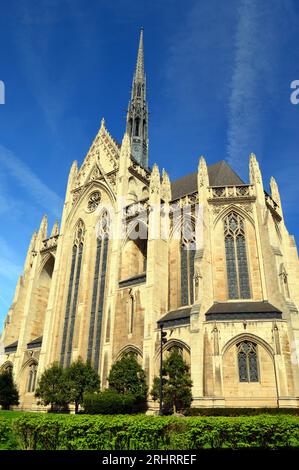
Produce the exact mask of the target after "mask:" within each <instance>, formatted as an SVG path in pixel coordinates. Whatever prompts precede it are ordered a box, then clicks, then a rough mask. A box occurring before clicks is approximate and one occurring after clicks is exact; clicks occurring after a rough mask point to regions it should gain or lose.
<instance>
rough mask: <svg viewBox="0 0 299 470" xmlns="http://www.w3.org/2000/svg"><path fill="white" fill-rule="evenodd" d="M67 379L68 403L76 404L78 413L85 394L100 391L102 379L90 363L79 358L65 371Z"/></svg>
mask: <svg viewBox="0 0 299 470" xmlns="http://www.w3.org/2000/svg"><path fill="white" fill-rule="evenodd" d="M65 379H66V386H67V389H68V401H69V402H70V403H75V413H78V409H79V405H82V404H83V395H84V393H85V392H95V391H98V390H99V389H100V378H99V376H98V374H97V373H96V371H95V370H94V369H93V368H92V367H91V365H90V363H88V362H87V363H84V362H83V361H82V359H81V358H79V359H78V360H77V361H76V362H73V363H72V364H71V365H70V367H68V368H67V369H66V370H65Z"/></svg>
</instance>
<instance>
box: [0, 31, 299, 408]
mask: <svg viewBox="0 0 299 470" xmlns="http://www.w3.org/2000/svg"><path fill="white" fill-rule="evenodd" d="M270 188H271V191H270V193H268V192H267V191H265V190H264V186H263V179H262V175H261V171H260V168H259V164H258V161H257V159H256V157H255V155H254V154H251V155H250V160H249V184H247V183H244V181H242V179H241V178H240V177H239V176H238V175H237V174H236V173H235V172H234V171H233V169H232V168H231V167H230V166H229V165H228V164H227V163H226V162H225V161H220V162H218V163H216V164H213V165H210V166H209V165H207V163H206V161H205V159H204V158H203V157H201V158H200V160H199V165H198V170H197V171H196V172H194V173H192V174H188V175H186V176H184V177H182V178H180V179H177V180H175V181H170V180H169V177H168V175H167V173H166V171H164V170H163V172H162V174H160V173H159V169H158V166H157V165H156V164H155V165H153V167H152V168H150V167H149V166H148V107H147V101H146V79H145V73H144V55H143V31H142V30H141V34H140V42H139V49H138V57H137V65H136V70H135V73H134V77H133V84H132V92H131V99H130V102H129V107H128V112H127V120H126V131H125V134H124V137H123V140H122V143H121V145H120V144H118V143H117V142H116V141H115V140H114V139H113V137H112V136H111V135H110V134H109V132H108V130H107V128H106V125H105V122H104V119H103V120H102V123H101V127H100V129H99V131H98V134H97V135H96V137H95V139H94V141H93V143H92V145H91V147H90V149H89V151H88V153H87V155H86V157H85V159H84V161H83V163H82V165H81V167H78V166H77V162H76V161H75V162H74V163H73V165H72V167H71V169H70V173H69V179H68V183H67V189H66V196H65V202H64V207H63V211H62V216H61V225H60V228H59V227H58V223H55V224H54V226H53V228H52V230H51V231H48V227H47V218H46V216H45V217H44V218H43V220H42V222H41V225H40V228H39V230H38V232H34V233H33V236H32V239H31V242H30V245H29V248H28V252H27V256H26V261H25V265H24V272H23V274H22V275H21V276H20V278H19V280H18V283H17V286H16V290H15V295H14V299H13V303H12V305H11V307H10V309H9V311H8V314H7V317H6V320H5V324H4V329H3V332H2V336H1V342H2V344H3V345H4V349H3V348H2V351H1V355H0V368H11V369H12V371H13V374H14V378H15V381H16V383H17V385H18V387H19V392H20V407H21V408H22V409H28V410H30V409H31V410H37V409H41V407H40V406H38V405H37V403H36V398H35V397H34V390H35V387H36V384H37V381H38V379H39V376H40V375H41V373H42V372H43V371H44V370H45V368H47V367H48V366H49V365H50V364H52V363H53V362H54V361H59V362H60V363H61V364H62V365H64V366H68V365H69V364H70V363H71V362H72V361H74V360H76V359H77V358H78V357H79V356H80V357H82V359H83V360H89V361H91V364H92V365H93V367H94V368H95V369H96V370H97V371H98V373H99V375H100V378H101V384H102V387H103V388H105V387H106V386H107V376H108V374H109V369H110V367H111V365H112V364H113V363H114V362H115V361H116V360H117V359H119V358H120V357H121V356H122V355H123V354H125V353H127V352H133V353H134V354H136V356H137V358H138V361H139V362H140V364H141V365H142V367H143V368H144V370H145V372H146V377H147V381H148V384H149V387H150V386H151V384H152V381H153V378H154V377H155V376H156V375H158V374H159V355H160V349H159V348H160V341H159V335H160V330H159V325H161V323H162V324H163V328H164V329H165V331H166V332H167V336H168V341H167V343H166V344H165V346H164V347H165V351H163V354H167V351H168V350H169V349H171V348H173V347H174V346H176V347H178V348H179V349H180V351H181V353H182V355H183V357H184V358H185V360H186V361H187V362H188V363H189V365H190V370H191V377H192V382H193V388H192V395H193V402H192V406H194V407H277V406H279V407H298V406H299V365H298V360H297V357H299V313H298V307H299V263H298V255H297V249H296V244H295V240H294V238H293V237H292V236H291V235H290V234H289V233H288V231H287V228H286V226H285V222H284V214H283V207H282V203H281V199H280V194H279V190H278V186H277V184H276V182H275V180H274V178H271V181H270ZM111 208H112V212H113V216H112V215H111ZM157 208H160V209H159V210H157ZM185 212H187V216H186V217H184V216H183V213H185ZM199 219H200V220H199ZM199 222H200V223H199ZM186 226H187V228H188V230H186ZM198 226H199V230H197V228H196V227H198ZM123 227H125V228H124V229H123ZM165 227H166V229H167V230H166V231H165V230H164V229H165ZM162 229H163V230H162ZM119 234H121V235H122V236H119ZM132 235H134V236H132ZM149 407H150V409H153V408H154V407H155V404H154V403H153V402H152V401H151V400H150V397H149Z"/></svg>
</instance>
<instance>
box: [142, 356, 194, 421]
mask: <svg viewBox="0 0 299 470" xmlns="http://www.w3.org/2000/svg"><path fill="white" fill-rule="evenodd" d="M163 369H164V375H165V377H163V409H164V412H165V413H171V412H178V411H182V410H185V409H186V408H189V407H190V405H191V401H192V393H191V388H192V380H191V377H190V371H189V369H190V368H189V366H188V364H186V362H185V361H184V359H183V356H182V354H181V351H180V350H179V349H178V348H173V349H172V350H171V352H170V353H169V355H168V357H167V358H166V359H165V360H164V361H163ZM151 396H152V398H153V400H159V398H160V378H159V377H155V378H154V383H153V387H152V390H151Z"/></svg>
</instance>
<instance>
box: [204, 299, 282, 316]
mask: <svg viewBox="0 0 299 470" xmlns="http://www.w3.org/2000/svg"><path fill="white" fill-rule="evenodd" d="M281 317H282V314H281V311H280V310H278V308H276V307H274V306H273V305H272V304H270V303H269V302H266V301H263V302H215V303H214V305H212V307H211V308H209V310H208V311H207V312H206V320H237V319H243V320H246V319H248V320H258V319H260V320H262V319H268V318H269V319H275V318H276V319H281Z"/></svg>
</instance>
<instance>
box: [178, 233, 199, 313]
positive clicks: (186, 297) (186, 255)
mask: <svg viewBox="0 0 299 470" xmlns="http://www.w3.org/2000/svg"><path fill="white" fill-rule="evenodd" d="M195 251H196V245H195V240H194V238H193V237H191V238H190V237H186V236H183V237H182V240H181V306H184V305H192V304H193V302H194V289H193V278H194V258H195Z"/></svg>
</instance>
